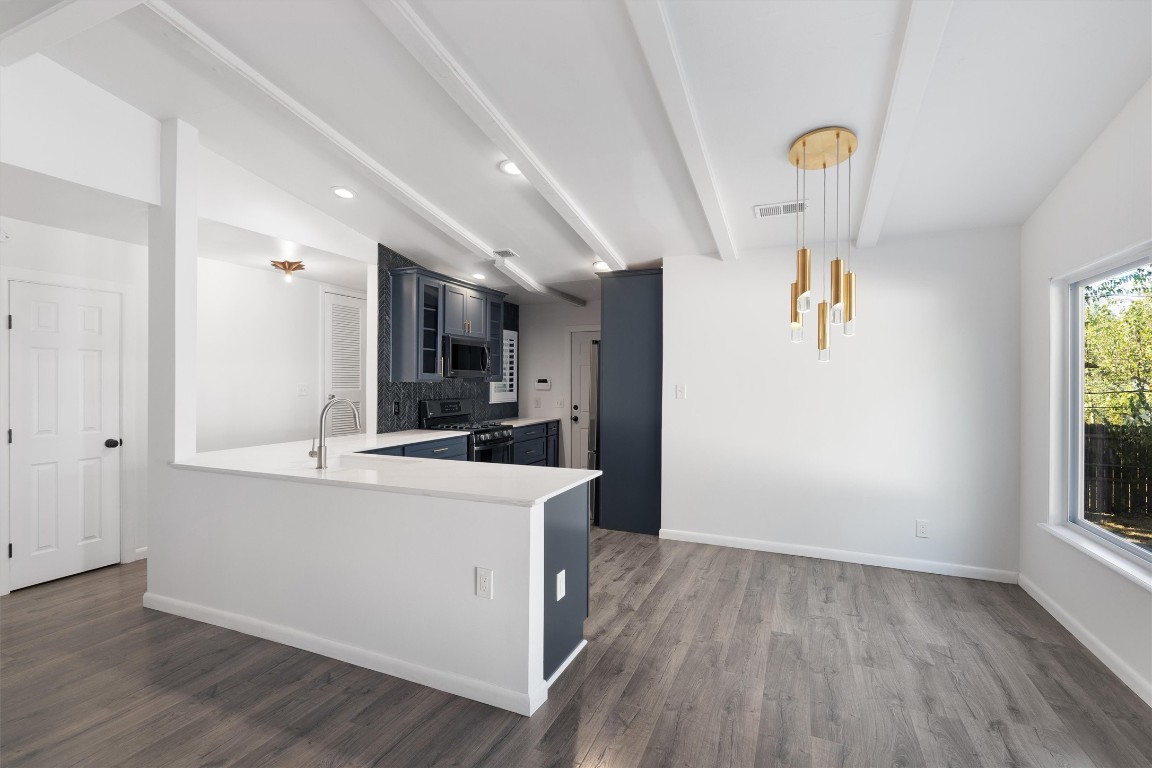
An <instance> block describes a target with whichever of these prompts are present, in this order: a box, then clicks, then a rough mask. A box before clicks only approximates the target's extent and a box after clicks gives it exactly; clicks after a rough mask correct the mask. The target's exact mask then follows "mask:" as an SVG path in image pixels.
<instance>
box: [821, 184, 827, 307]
mask: <svg viewBox="0 0 1152 768" xmlns="http://www.w3.org/2000/svg"><path fill="white" fill-rule="evenodd" d="M822 230H823V233H824V249H823V250H824V268H823V270H822V272H821V278H820V287H821V289H822V290H823V294H824V301H828V163H824V225H823V227H822Z"/></svg>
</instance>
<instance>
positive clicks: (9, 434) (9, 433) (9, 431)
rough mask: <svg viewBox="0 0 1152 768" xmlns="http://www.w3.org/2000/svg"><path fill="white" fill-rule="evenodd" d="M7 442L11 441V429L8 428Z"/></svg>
mask: <svg viewBox="0 0 1152 768" xmlns="http://www.w3.org/2000/svg"><path fill="white" fill-rule="evenodd" d="M8 443H9V444H11V443H12V430H8Z"/></svg>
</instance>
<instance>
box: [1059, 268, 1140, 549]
mask: <svg viewBox="0 0 1152 768" xmlns="http://www.w3.org/2000/svg"><path fill="white" fill-rule="evenodd" d="M1131 255H1132V256H1134V258H1129V259H1125V261H1124V262H1123V263H1121V264H1116V265H1110V266H1107V267H1104V268H1101V269H1098V270H1095V271H1093V272H1091V273H1085V274H1082V275H1080V276H1078V277H1077V278H1076V279H1074V280H1069V281H1068V286H1067V291H1068V292H1067V301H1068V307H1067V339H1068V357H1067V360H1068V364H1067V366H1066V374H1067V377H1068V378H1067V392H1068V397H1067V402H1066V403H1065V405H1066V408H1065V415H1066V417H1067V419H1068V421H1067V424H1068V427H1067V429H1066V430H1065V433H1066V436H1067V441H1068V456H1067V460H1068V463H1067V466H1066V475H1067V478H1066V479H1067V484H1066V487H1067V492H1068V501H1067V505H1066V507H1067V509H1066V510H1065V522H1066V523H1068V524H1069V525H1070V526H1072V527H1073V528H1074V529H1075V530H1076V531H1079V532H1081V533H1085V534H1088V535H1089V536H1091V537H1092V538H1093V539H1094V540H1096V541H1099V542H1102V543H1103V544H1105V545H1108V546H1110V547H1112V548H1114V549H1116V550H1119V551H1120V552H1121V553H1122V554H1125V555H1127V556H1129V557H1131V558H1135V559H1136V560H1137V561H1138V562H1140V563H1141V564H1143V565H1144V566H1145V567H1147V566H1149V565H1152V552H1149V551H1148V550H1145V549H1142V548H1141V547H1138V546H1136V545H1135V544H1133V543H1132V542H1130V541H1128V540H1127V539H1124V538H1122V537H1120V536H1117V535H1116V534H1114V533H1112V532H1111V531H1108V530H1105V529H1104V528H1102V527H1101V526H1098V525H1096V524H1095V523H1092V522H1091V521H1089V520H1085V519H1084V461H1083V459H1084V317H1083V312H1082V309H1083V306H1084V287H1085V286H1086V285H1088V284H1090V283H1098V282H1101V281H1103V280H1107V279H1109V278H1111V277H1115V276H1116V275H1119V274H1123V273H1124V272H1130V271H1132V270H1134V269H1136V268H1137V267H1142V266H1148V265H1149V264H1150V263H1152V258H1150V256H1152V247H1150V246H1147V245H1146V246H1144V247H1141V248H1139V249H1137V251H1136V253H1135V254H1131Z"/></svg>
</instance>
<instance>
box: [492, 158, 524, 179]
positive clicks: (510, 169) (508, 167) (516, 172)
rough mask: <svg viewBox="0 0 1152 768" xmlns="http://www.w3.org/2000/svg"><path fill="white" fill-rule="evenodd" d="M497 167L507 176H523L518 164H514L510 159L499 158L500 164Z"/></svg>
mask: <svg viewBox="0 0 1152 768" xmlns="http://www.w3.org/2000/svg"><path fill="white" fill-rule="evenodd" d="M498 167H499V168H500V170H502V171H504V173H506V174H508V175H509V176H523V175H524V174H523V173H521V172H520V166H518V165H516V163H514V162H512V161H511V160H501V161H500V165H499V166H498Z"/></svg>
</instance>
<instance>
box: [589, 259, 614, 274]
mask: <svg viewBox="0 0 1152 768" xmlns="http://www.w3.org/2000/svg"><path fill="white" fill-rule="evenodd" d="M592 269H593V271H595V272H611V271H612V267H610V266H608V262H606V261H604V260H603V259H596V261H594V262H592Z"/></svg>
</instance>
